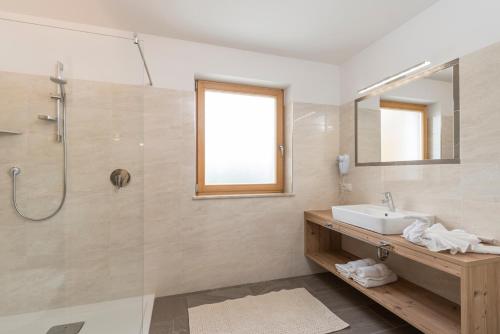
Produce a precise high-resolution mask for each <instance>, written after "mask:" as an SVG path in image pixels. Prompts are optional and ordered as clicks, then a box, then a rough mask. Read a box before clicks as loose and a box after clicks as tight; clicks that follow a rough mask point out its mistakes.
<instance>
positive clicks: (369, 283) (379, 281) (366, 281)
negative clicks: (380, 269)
mask: <svg viewBox="0 0 500 334" xmlns="http://www.w3.org/2000/svg"><path fill="white" fill-rule="evenodd" d="M352 279H353V280H354V282H356V283H358V284H359V285H361V286H363V287H365V288H375V287H377V286H382V285H386V284H389V283H393V282H396V281H397V280H398V276H397V275H396V274H395V273H393V272H391V274H390V275H389V276H385V277H379V278H362V277H359V276H357V275H356V274H354V275H352Z"/></svg>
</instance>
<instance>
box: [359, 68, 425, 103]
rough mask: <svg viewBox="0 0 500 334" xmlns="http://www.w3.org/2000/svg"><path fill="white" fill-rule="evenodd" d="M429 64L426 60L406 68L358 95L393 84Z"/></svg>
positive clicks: (364, 89) (366, 88)
mask: <svg viewBox="0 0 500 334" xmlns="http://www.w3.org/2000/svg"><path fill="white" fill-rule="evenodd" d="M430 64H431V62H430V61H428V60H426V61H424V62H422V63H420V64H417V65H415V66H412V67H410V68H408V69H406V70H404V71H401V72H399V73H397V74H394V75H391V76H390V77H387V78H385V79H382V80H380V81H379V82H376V83H374V84H372V85H370V86H368V87H365V88H363V89H361V90H359V91H358V94H359V95H362V94H365V93H368V92H369V91H372V90H374V89H376V88H379V87H382V86H384V85H387V84H389V83H392V82H394V81H396V80H398V79H401V78H404V77H406V76H407V75H409V74H411V73H414V72H416V71H418V70H421V69H423V68H425V67H427V66H429V65H430Z"/></svg>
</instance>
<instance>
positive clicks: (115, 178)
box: [109, 169, 132, 190]
mask: <svg viewBox="0 0 500 334" xmlns="http://www.w3.org/2000/svg"><path fill="white" fill-rule="evenodd" d="M131 178H132V177H131V176H130V173H129V172H128V170H126V169H115V170H114V171H113V172H111V175H110V176H109V180H110V181H111V183H112V184H113V185H114V186H115V187H116V189H117V190H118V189H120V188H123V187H125V186H127V185H128V184H129V183H130V180H131Z"/></svg>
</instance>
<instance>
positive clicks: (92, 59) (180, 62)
mask: <svg viewBox="0 0 500 334" xmlns="http://www.w3.org/2000/svg"><path fill="white" fill-rule="evenodd" d="M16 21H23V22H31V23H32V24H25V23H20V22H16ZM54 26H56V27H61V28H65V29H58V28H54ZM68 29H72V30H68ZM81 31H91V32H93V34H90V33H82V32H81ZM0 32H1V35H2V43H0V54H1V60H0V70H2V71H9V72H20V73H28V74H40V75H47V74H49V73H51V71H52V68H53V65H54V62H55V61H56V60H61V61H63V62H64V63H65V64H66V65H67V66H66V69H67V75H68V77H72V78H78V79H85V80H96V81H108V82H115V83H128V84H142V83H143V80H144V78H143V73H142V64H141V63H140V58H139V53H138V51H137V48H136V47H135V45H134V44H133V43H132V41H131V40H129V39H126V38H130V37H131V36H132V32H126V31H117V30H112V29H106V28H101V27H94V26H88V25H81V24H74V23H68V22H61V21H55V20H49V19H43V18H35V17H29V16H24V15H22V16H21V15H17V14H11V13H4V12H3V13H2V12H0ZM109 35H113V36H120V37H121V38H116V37H110V36H109ZM140 37H141V39H143V40H144V42H143V44H144V49H145V54H146V58H147V62H148V64H149V66H150V69H151V73H152V77H153V80H154V84H155V86H156V87H161V88H171V89H177V90H189V91H192V90H194V79H195V77H204V78H207V77H208V78H223V79H225V80H232V81H238V82H247V83H263V84H265V85H269V86H277V87H282V88H289V89H288V90H287V94H288V99H289V100H293V101H300V102H308V103H321V104H334V105H338V103H339V89H340V86H339V85H340V84H339V73H338V67H337V66H334V65H329V64H322V63H315V62H310V61H304V60H298V59H292V58H285V57H278V56H273V55H266V54H261V53H255V52H248V51H242V50H236V49H231V48H224V47H217V46H212V45H208V44H201V43H193V42H187V41H181V40H175V39H171V38H164V37H159V36H152V35H140Z"/></svg>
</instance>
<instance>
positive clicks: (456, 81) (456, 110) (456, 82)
mask: <svg viewBox="0 0 500 334" xmlns="http://www.w3.org/2000/svg"><path fill="white" fill-rule="evenodd" d="M450 67H452V68H453V128H454V129H453V143H454V145H453V159H434V160H430V159H429V160H406V161H384V162H381V161H380V162H359V157H358V103H359V102H361V101H363V100H366V99H368V98H370V97H374V96H378V95H381V94H382V93H385V92H388V91H390V90H391V89H394V88H397V87H400V86H402V85H404V84H406V83H409V82H411V81H414V80H417V79H421V78H424V77H427V76H429V75H431V74H433V73H436V72H439V71H441V70H444V69H447V68H450ZM354 146H355V148H354V149H355V154H354V155H355V166H356V167H361V166H401V165H435V164H460V61H459V59H458V58H457V59H454V60H452V61H450V62H447V63H445V64H441V65H437V66H433V67H431V68H430V69H427V70H424V71H421V72H418V73H416V74H412V75H408V76H406V77H403V78H400V79H397V80H395V81H392V82H389V83H387V84H386V85H384V86H382V87H381V88H378V89H375V90H373V91H372V92H370V93H369V94H366V95H364V96H362V97H359V98H357V99H356V100H354Z"/></svg>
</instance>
